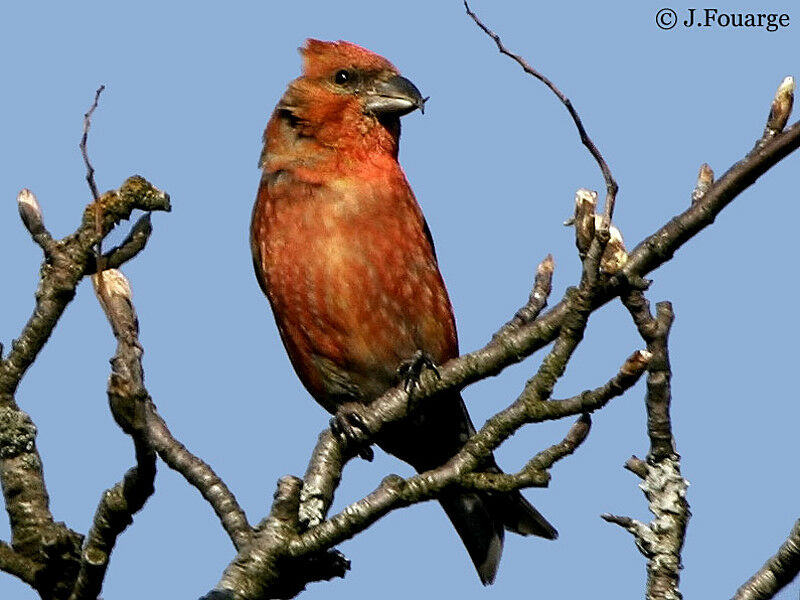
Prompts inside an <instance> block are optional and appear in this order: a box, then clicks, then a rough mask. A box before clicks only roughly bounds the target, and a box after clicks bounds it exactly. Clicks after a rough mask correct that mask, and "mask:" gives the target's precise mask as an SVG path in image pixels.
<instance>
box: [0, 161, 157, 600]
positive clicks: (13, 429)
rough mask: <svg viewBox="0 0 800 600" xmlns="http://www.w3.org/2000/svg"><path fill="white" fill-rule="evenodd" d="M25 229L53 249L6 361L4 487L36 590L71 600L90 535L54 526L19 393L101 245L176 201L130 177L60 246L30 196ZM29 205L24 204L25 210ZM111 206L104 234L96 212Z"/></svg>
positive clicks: (0, 369) (0, 428) (0, 464)
mask: <svg viewBox="0 0 800 600" xmlns="http://www.w3.org/2000/svg"><path fill="white" fill-rule="evenodd" d="M20 196H21V198H20V201H19V205H20V208H21V211H20V213H21V217H22V220H23V223H24V224H25V226H26V228H27V229H28V231H29V233H31V235H32V237H33V238H34V241H36V242H37V243H38V244H39V245H40V246H42V248H43V249H44V251H45V254H46V260H45V261H44V263H43V264H42V270H41V279H40V282H39V287H38V289H37V291H36V306H35V308H34V311H33V314H32V315H31V317H30V319H29V320H28V322H27V323H26V325H25V327H24V328H23V330H22V333H21V334H20V336H19V337H18V338H17V339H16V340H14V342H13V343H12V345H11V351H10V352H9V353H8V355H7V356H6V357H5V358H4V359H2V360H1V361H0V482H1V483H2V488H3V495H4V498H5V503H6V510H7V511H8V514H9V518H10V522H11V535H12V544H11V545H12V547H13V549H14V550H15V551H16V552H18V553H19V554H21V555H22V556H24V557H26V558H28V559H29V560H31V561H33V562H35V563H38V564H39V565H40V567H42V568H41V570H40V571H39V572H38V575H37V580H36V588H37V589H38V590H39V591H40V593H43V594H45V595H47V596H48V597H49V596H52V595H55V596H57V597H66V596H68V595H69V590H66V591H65V590H64V589H62V588H63V587H64V586H65V585H67V583H66V582H68V581H69V582H70V585H71V582H72V581H74V577H75V575H76V574H77V569H78V566H79V556H80V547H81V543H82V536H80V535H79V534H77V533H76V532H73V531H71V530H69V529H68V528H67V527H66V526H65V525H64V524H63V523H56V522H54V519H53V516H52V514H51V512H50V508H49V498H48V495H47V490H46V487H45V482H44V475H43V472H42V462H41V458H40V456H39V453H38V450H37V449H36V427H35V426H34V424H33V422H32V421H31V419H30V417H29V416H28V415H27V414H25V412H23V411H22V410H20V408H19V407H18V406H17V404H16V401H15V399H14V394H15V392H16V390H17V387H18V386H19V383H20V381H21V379H22V377H23V376H24V374H25V372H26V371H27V370H28V368H29V367H30V366H31V364H33V361H34V360H35V359H36V357H37V356H38V354H39V352H40V351H41V349H42V347H43V346H44V344H45V343H46V342H47V340H48V339H49V337H50V335H51V333H52V331H53V329H54V327H55V326H56V324H57V323H58V320H59V318H60V317H61V315H62V314H63V312H64V310H65V309H66V307H67V305H68V304H69V302H70V301H71V300H72V298H73V297H74V296H75V289H76V288H77V286H78V283H79V282H80V281H81V279H82V278H83V276H84V275H85V274H86V271H87V266H88V265H89V263H90V262H91V260H90V258H89V257H90V256H91V255H92V248H93V246H94V245H95V244H96V243H97V242H98V241H99V240H100V239H101V238H102V237H104V236H105V235H107V234H108V233H109V231H110V230H111V229H112V228H113V227H114V225H116V223H118V222H119V221H120V220H121V219H123V218H128V217H129V216H130V213H131V212H132V211H133V210H134V209H141V210H169V197H168V196H167V195H166V194H164V193H163V192H160V191H159V190H157V189H156V188H154V187H153V186H152V185H150V184H149V183H148V182H147V181H145V180H144V179H142V178H141V177H132V178H130V179H128V180H127V181H126V182H125V183H124V184H123V185H122V187H121V188H120V189H119V190H116V191H111V192H107V193H106V194H104V195H103V196H101V197H100V198H99V199H98V200H97V201H96V202H93V203H92V204H90V205H89V206H88V207H87V208H86V210H85V211H84V217H83V221H82V223H81V225H80V226H79V227H78V229H77V230H76V231H75V233H73V234H72V235H69V236H67V237H65V238H63V239H61V240H57V241H55V240H52V238H50V235H49V233H47V230H46V229H44V223H43V218H42V215H41V208H40V207H39V203H38V202H37V201H36V199H35V197H33V195H32V194H26V193H24V192H23V193H22V194H20ZM23 205H24V206H23ZM96 205H100V206H102V207H103V209H102V212H103V213H104V218H103V219H102V220H101V221H100V230H99V232H98V229H97V223H96V221H95V218H94V215H95V206H96Z"/></svg>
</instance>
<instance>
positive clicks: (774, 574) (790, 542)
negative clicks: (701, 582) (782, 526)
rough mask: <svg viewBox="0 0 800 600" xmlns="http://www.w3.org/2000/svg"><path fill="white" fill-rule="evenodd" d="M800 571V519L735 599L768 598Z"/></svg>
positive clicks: (755, 599)
mask: <svg viewBox="0 0 800 600" xmlns="http://www.w3.org/2000/svg"><path fill="white" fill-rule="evenodd" d="M798 572H800V520H798V521H795V524H794V527H792V531H791V532H790V533H789V537H788V538H787V539H786V541H785V542H783V544H781V547H780V548H778V551H777V552H776V553H775V555H774V556H771V557H770V559H769V560H768V561H767V562H766V563H764V566H763V567H761V568H760V569H759V570H758V572H757V573H756V574H755V575H753V576H752V577H751V578H750V579H748V580H747V582H746V583H745V584H744V585H743V586H742V587H740V588H739V589H738V590H736V594H734V596H733V600H767V599H768V598H772V597H774V596H775V594H777V593H778V591H780V590H781V589H783V588H784V587H785V586H786V585H787V584H789V583H790V582H791V581H792V580H793V579H794V578H795V577H797V573H798Z"/></svg>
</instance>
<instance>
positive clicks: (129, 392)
mask: <svg viewBox="0 0 800 600" xmlns="http://www.w3.org/2000/svg"><path fill="white" fill-rule="evenodd" d="M92 283H93V284H94V288H95V294H96V295H97V298H98V300H99V302H100V306H101V307H102V308H103V311H104V312H105V314H106V317H107V318H108V321H109V323H110V324H111V329H112V331H113V332H114V337H116V339H117V351H116V354H115V355H114V358H112V359H111V377H110V379H109V383H108V400H109V404H110V406H111V410H112V413H113V415H114V419H115V420H116V421H117V423H118V424H119V425H120V427H121V428H122V430H123V431H125V432H126V433H127V434H128V435H130V436H131V438H132V439H133V444H134V449H135V452H136V466H134V467H132V468H131V469H129V470H128V472H127V473H126V474H125V477H124V478H123V480H122V481H120V482H119V483H117V484H116V485H115V486H114V487H112V488H111V489H109V490H106V491H105V492H104V493H103V496H102V498H101V500H100V504H99V506H98V507H97V511H96V512H95V515H94V520H93V523H92V527H91V529H90V530H89V533H88V535H87V537H86V542H85V544H84V547H83V552H82V553H81V567H80V571H79V572H78V577H77V579H76V582H75V587H74V589H73V591H72V594H71V595H70V600H94V599H95V598H97V596H98V595H99V594H100V590H101V589H102V585H103V579H104V578H105V573H106V569H107V568H108V563H109V560H110V558H111V552H112V550H113V549H114V545H115V544H116V541H117V537H118V536H119V534H121V533H122V532H123V531H124V530H125V529H126V528H127V527H128V525H130V524H131V523H132V522H133V515H134V514H136V513H137V512H138V511H139V510H141V509H142V507H143V506H144V504H145V502H146V501H147V499H148V498H149V497H150V496H151V495H152V494H153V492H154V487H153V486H154V481H155V476H156V456H155V453H154V452H153V450H152V449H151V448H150V447H149V446H148V445H147V443H146V439H145V436H144V435H143V419H142V417H141V415H142V412H143V411H142V405H143V403H144V402H146V401H147V400H148V399H149V397H148V394H147V390H146V389H145V387H144V378H143V370H142V360H141V358H142V347H141V345H140V344H139V324H138V319H137V317H136V311H135V309H134V308H133V304H132V302H131V290H130V285H129V284H128V281H127V280H126V279H125V276H124V275H122V273H121V272H119V271H117V270H106V271H103V272H102V273H99V274H96V275H94V276H93V277H92Z"/></svg>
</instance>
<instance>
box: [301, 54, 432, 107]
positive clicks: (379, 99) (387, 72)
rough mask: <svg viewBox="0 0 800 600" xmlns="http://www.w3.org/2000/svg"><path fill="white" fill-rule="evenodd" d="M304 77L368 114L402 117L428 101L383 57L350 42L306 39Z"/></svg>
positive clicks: (320, 88) (331, 95)
mask: <svg viewBox="0 0 800 600" xmlns="http://www.w3.org/2000/svg"><path fill="white" fill-rule="evenodd" d="M300 54H301V55H302V57H303V77H302V79H305V80H306V81H307V82H309V83H313V84H314V85H316V86H317V87H318V88H319V90H320V93H323V92H322V90H324V92H327V95H330V97H331V99H333V98H335V97H338V98H340V99H342V100H344V101H346V102H347V103H348V104H353V105H358V107H359V108H360V109H361V111H362V112H364V113H365V114H372V115H375V116H384V115H390V116H395V117H400V116H403V115H405V114H408V113H410V112H412V111H413V110H415V109H417V108H418V109H420V110H421V111H422V112H424V109H425V101H426V100H427V98H423V97H422V94H420V91H419V90H418V89H417V87H416V86H415V85H414V84H413V83H411V82H410V81H409V80H408V79H406V78H405V77H402V76H401V75H400V73H399V72H398V70H397V68H396V67H395V66H394V65H393V64H392V63H390V62H389V61H388V60H386V59H385V58H383V57H382V56H380V55H378V54H375V53H374V52H371V51H369V50H367V49H366V48H362V47H361V46H357V45H356V44H352V43H350V42H344V41H339V42H323V41H320V40H313V39H309V40H306V44H305V46H303V47H302V48H300Z"/></svg>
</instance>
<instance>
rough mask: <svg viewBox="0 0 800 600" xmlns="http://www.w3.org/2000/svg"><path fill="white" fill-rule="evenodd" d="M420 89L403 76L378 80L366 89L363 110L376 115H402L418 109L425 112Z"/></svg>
mask: <svg viewBox="0 0 800 600" xmlns="http://www.w3.org/2000/svg"><path fill="white" fill-rule="evenodd" d="M427 100H428V99H427V98H423V97H422V94H421V93H420V91H419V90H418V89H417V86H415V85H414V84H413V83H411V82H410V81H409V80H408V79H406V78H405V77H401V76H400V75H395V76H394V77H392V78H391V79H388V80H386V81H378V82H376V83H375V86H374V87H373V88H372V89H371V90H369V91H367V93H366V99H365V102H364V110H365V111H366V112H371V113H374V114H376V115H393V116H396V117H402V116H403V115H407V114H408V113H410V112H412V111H414V110H416V109H419V110H420V112H422V113H424V112H425V102H426V101H427Z"/></svg>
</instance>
